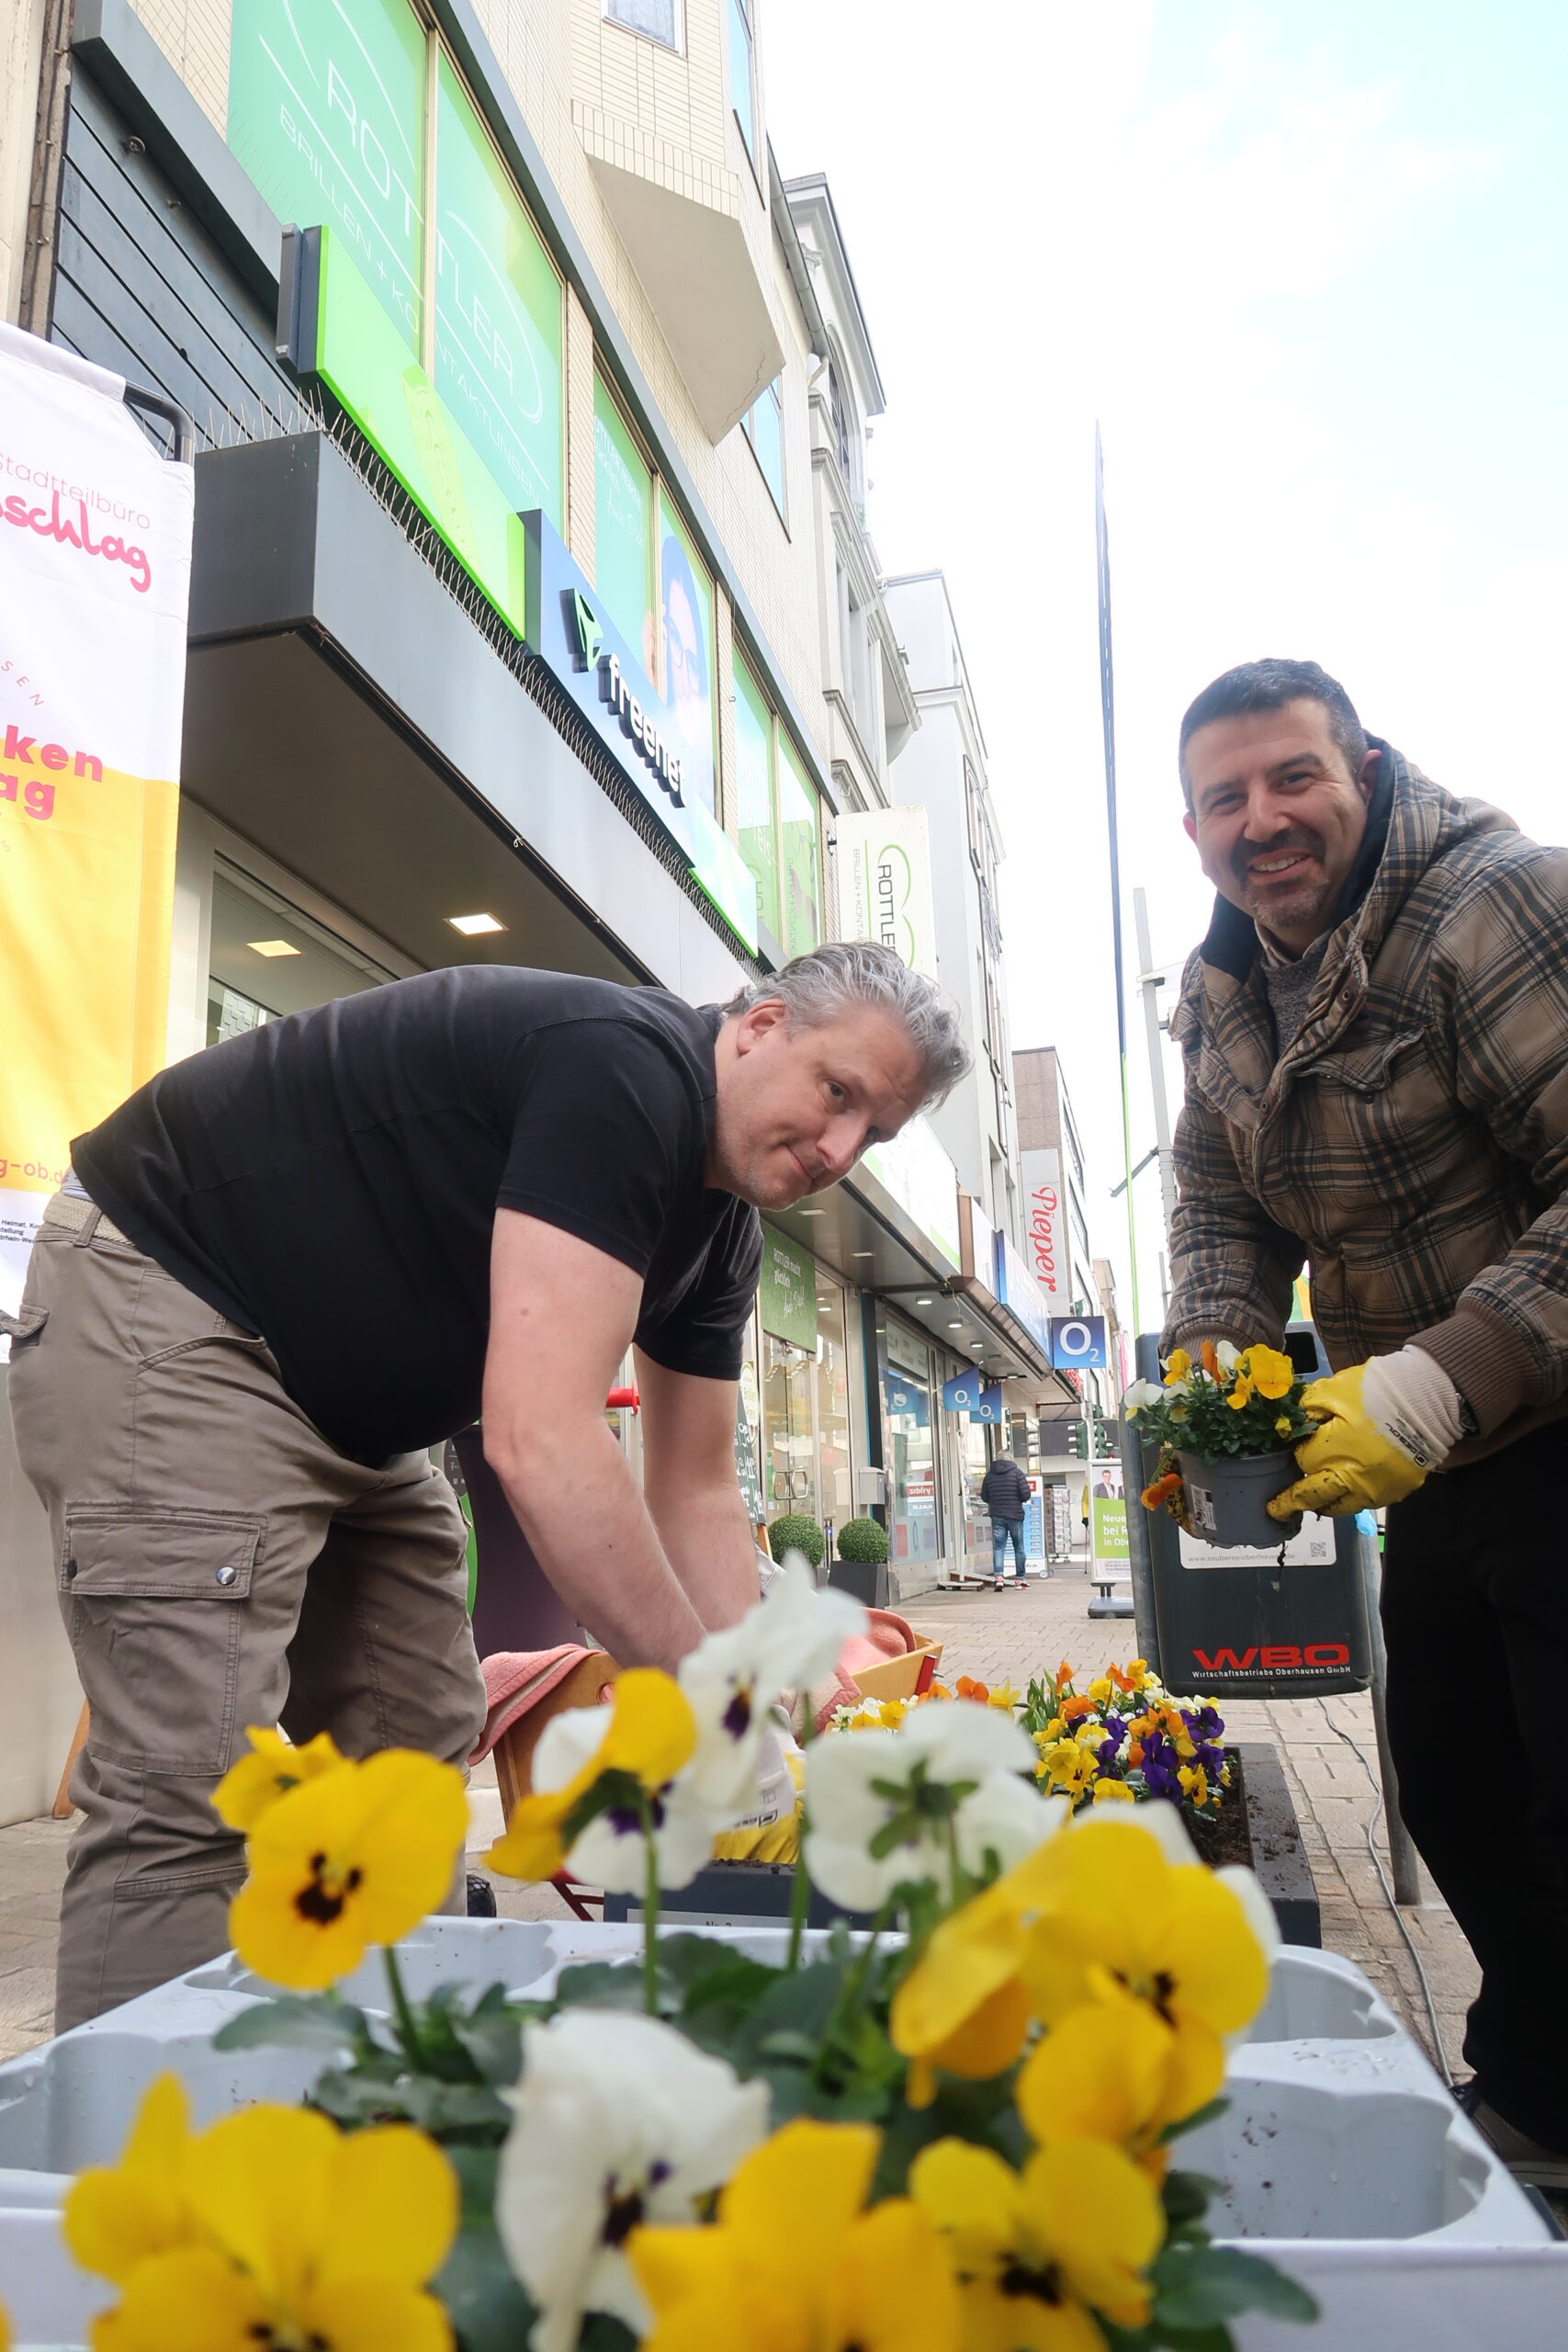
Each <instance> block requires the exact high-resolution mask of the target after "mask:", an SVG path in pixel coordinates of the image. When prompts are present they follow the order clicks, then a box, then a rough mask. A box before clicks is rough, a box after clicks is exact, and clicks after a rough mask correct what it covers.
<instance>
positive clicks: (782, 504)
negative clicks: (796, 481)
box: [740, 369, 789, 533]
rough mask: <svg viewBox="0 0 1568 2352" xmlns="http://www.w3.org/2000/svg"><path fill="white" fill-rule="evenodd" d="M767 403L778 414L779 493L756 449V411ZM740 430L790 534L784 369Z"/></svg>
mask: <svg viewBox="0 0 1568 2352" xmlns="http://www.w3.org/2000/svg"><path fill="white" fill-rule="evenodd" d="M768 400H771V401H773V405H774V407H775V408H776V409H777V411H778V427H779V480H778V487H777V489H776V490H775V489H774V487H773V480H772V477H771V476H770V474H769V472H768V469H767V467H766V465H765V464H764V463H763V460H762V455H761V451H760V449H759V448H758V447H757V428H756V424H755V422H754V419H755V417H756V414H757V411H758V410H759V409H760V408H761V405H762V402H763V401H768ZM740 431H741V434H742V435H743V436H744V439H745V442H746V447H748V448H749V449H750V452H751V458H752V462H753V463H754V464H755V466H756V469H757V471H758V472H759V473H760V474H761V477H762V481H763V484H764V486H765V488H766V490H767V493H768V496H769V497H770V498H771V499H772V500H773V510H774V512H775V513H776V515H778V518H779V521H780V522H781V523H782V524H783V525H784V530H785V532H786V533H787V531H788V529H789V468H788V466H787V465H786V464H785V462H784V373H783V370H782V369H781V370H780V372H779V374H778V375H776V376H775V377H774V378H773V382H772V383H771V384H764V385H763V387H762V390H761V391H760V392H759V393H758V395H757V397H756V399H755V400H754V401H752V403H751V405H750V408H749V409H748V410H747V412H746V413H745V415H744V416H743V417H742V418H741V420H740Z"/></svg>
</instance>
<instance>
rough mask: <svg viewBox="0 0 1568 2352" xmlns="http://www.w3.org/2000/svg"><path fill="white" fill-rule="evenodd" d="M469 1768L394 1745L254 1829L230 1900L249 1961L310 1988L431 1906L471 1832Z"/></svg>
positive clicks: (298, 1792)
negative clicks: (243, 1875) (243, 1872)
mask: <svg viewBox="0 0 1568 2352" xmlns="http://www.w3.org/2000/svg"><path fill="white" fill-rule="evenodd" d="M467 1833H468V1795H467V1792H466V1791H465V1789H464V1787H463V1776H462V1774H461V1773H460V1772H459V1771H458V1770H457V1767H456V1766H455V1765H452V1764H438V1763H437V1762H436V1760H435V1758H434V1757H433V1756H421V1755H417V1754H416V1753H415V1752H414V1751H413V1750H412V1748H400V1747H394V1748H388V1749H385V1750H384V1751H383V1752H382V1753H381V1754H380V1755H378V1756H369V1757H367V1758H366V1759H365V1761H364V1763H363V1764H345V1765H344V1766H342V1767H341V1768H340V1769H339V1770H337V1771H335V1772H328V1773H326V1774H324V1775H323V1776H322V1778H321V1780H319V1781H306V1782H305V1783H304V1784H303V1786H302V1787H300V1788H298V1789H293V1790H291V1791H290V1792H289V1793H288V1796H286V1797H281V1798H279V1800H278V1802H277V1803H276V1804H273V1805H269V1806H268V1807H267V1809H266V1811H265V1813H264V1814H263V1815H262V1816H261V1818H260V1820H259V1821H258V1822H257V1823H256V1826H255V1827H254V1829H253V1830H252V1832H251V1836H250V1841H249V1846H248V1849H247V1852H248V1859H249V1861H250V1876H249V1878H248V1879H247V1880H246V1882H245V1883H244V1885H243V1887H242V1888H241V1889H240V1892H239V1894H237V1895H236V1896H235V1897H234V1900H233V1902H232V1904H231V1905H230V1909H229V1932H230V1934H231V1936H232V1937H233V1939H234V1946H235V1949H236V1951H238V1952H239V1955H240V1957H241V1959H242V1960H243V1962H244V1963H245V1965H246V1967H247V1968H254V1970H255V1972H256V1973H257V1975H258V1976H265V1977H266V1978H267V1979H268V1981H269V1982H270V1983H272V1984H274V1985H290V1986H292V1987H293V1989H294V1990H295V1991H297V1992H310V1991H315V1990H318V1989H319V1988H320V1987H321V1986H322V1985H331V1984H333V1983H334V1982H335V1981H336V1979H337V1978H338V1977H340V1976H346V1975H347V1974H348V1973H349V1971H350V1970H351V1969H354V1968H356V1967H357V1966H358V1964H359V1962H360V1961H361V1960H363V1958H364V1957H365V1952H366V1950H367V1946H368V1945H370V1944H393V1943H396V1942H397V1940H398V1939H399V1938H400V1936H406V1935H407V1934H408V1932H409V1929H410V1928H413V1927H417V1925H418V1924H419V1922H420V1920H421V1919H423V1917H424V1916H425V1914H426V1912H427V1911H434V1908H435V1906H436V1905H437V1904H438V1903H439V1902H440V1901H441V1899H442V1897H443V1895H444V1894H446V1890H447V1888H448V1886H449V1885H450V1884H451V1882H452V1871H453V1869H454V1866H455V1865H456V1862H457V1857H458V1855H459V1854H460V1853H461V1852H462V1850H463V1841H464V1838H465V1837H466V1836H467Z"/></svg>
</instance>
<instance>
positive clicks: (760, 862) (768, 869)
mask: <svg viewBox="0 0 1568 2352" xmlns="http://www.w3.org/2000/svg"><path fill="white" fill-rule="evenodd" d="M735 789H736V813H737V816H738V818H739V827H740V854H741V856H742V857H743V858H744V859H745V861H746V863H747V865H749V866H750V869H751V873H752V876H753V878H754V879H755V881H756V885H757V919H758V921H759V922H761V924H762V925H763V927H764V929H766V930H767V931H770V932H771V933H773V937H774V938H775V939H776V938H777V937H778V935H779V849H778V831H777V825H776V822H775V818H776V813H777V791H776V786H775V782H774V767H773V713H772V711H771V710H770V709H769V708H768V706H767V703H766V702H765V701H764V699H763V697H762V690H761V687H760V686H759V685H758V684H756V682H755V681H754V679H753V678H752V675H751V673H750V670H749V669H748V668H747V666H746V664H745V662H743V661H742V660H741V658H740V656H739V653H738V654H737V655H736V656H735Z"/></svg>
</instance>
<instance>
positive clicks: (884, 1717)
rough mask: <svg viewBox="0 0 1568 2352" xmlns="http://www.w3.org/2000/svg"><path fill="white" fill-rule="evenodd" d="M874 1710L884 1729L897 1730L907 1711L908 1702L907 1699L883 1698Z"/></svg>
mask: <svg viewBox="0 0 1568 2352" xmlns="http://www.w3.org/2000/svg"><path fill="white" fill-rule="evenodd" d="M876 1712H877V1716H878V1719H879V1721H880V1722H881V1724H882V1726H883V1728H884V1730H885V1731H897V1728H898V1726H899V1724H901V1723H902V1722H903V1720H904V1718H905V1716H906V1715H907V1714H908V1712H909V1702H908V1700H907V1699H884V1700H883V1702H882V1704H881V1705H880V1706H879V1707H878V1709H877V1711H876Z"/></svg>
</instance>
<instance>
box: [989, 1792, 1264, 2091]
mask: <svg viewBox="0 0 1568 2352" xmlns="http://www.w3.org/2000/svg"><path fill="white" fill-rule="evenodd" d="M1035 1861H1036V1869H1035V1873H1034V1890H1033V1891H1034V1894H1035V1897H1036V1917H1035V1918H1034V1921H1033V1924H1032V1926H1031V1928H1030V1929H1029V1932H1028V1934H1027V1936H1026V1937H1025V1939H1024V1949H1023V1952H1022V1956H1021V1962H1020V1973H1021V1976H1022V1978H1023V1981H1024V1983H1025V1985H1027V1987H1028V1989H1029V1994H1030V1998H1031V2001H1032V2005H1033V2008H1034V2014H1035V2016H1036V2017H1037V2018H1039V2019H1040V2021H1041V2023H1042V2024H1043V2025H1044V2026H1046V2027H1047V2028H1051V2027H1054V2026H1055V2025H1056V2024H1057V2023H1058V2022H1059V2021H1060V2020H1061V2019H1062V2018H1066V2017H1068V2016H1070V2015H1071V2014H1072V2012H1073V2011H1074V2010H1075V2009H1078V2008H1081V2007H1084V2006H1085V2004H1086V2003H1088V2002H1093V2001H1111V2002H1114V2001H1115V2000H1116V1999H1117V1998H1119V1997H1120V1996H1121V1995H1122V1994H1131V1995H1132V1996H1133V1997H1134V1999H1137V2000H1141V2001H1145V2002H1147V2004H1148V2005H1149V2007H1150V2008H1152V2009H1153V2010H1154V2012H1155V2014H1156V2016H1157V2017H1158V2018H1160V2019H1161V2020H1162V2021H1163V2022H1164V2023H1165V2024H1166V2025H1168V2026H1169V2027H1170V2029H1171V2030H1172V2031H1173V2032H1174V2033H1175V2034H1176V2035H1177V2037H1178V2039H1179V2041H1181V2042H1182V2044H1183V2045H1184V2046H1183V2049H1182V2052H1181V2064H1183V2065H1184V2066H1186V2067H1190V2069H1191V2070H1192V2071H1193V2073H1194V2074H1195V2075H1197V2074H1201V2071H1202V2069H1203V2068H1205V2067H1213V2065H1214V2064H1215V2063H1216V2061H1217V2057H1218V2054H1219V2052H1221V2049H1222V2045H1223V2041H1224V2036H1225V2035H1226V2034H1229V2033H1234V2032H1235V2031H1236V2030H1237V2029H1238V2028H1239V2027H1241V2026H1244V2025H1246V2024H1247V2022H1248V2021H1249V2020H1250V2019H1251V2018H1254V2017H1255V2016H1256V2015H1257V2013H1258V2010H1259V2008H1261V2007H1262V2005H1263V2000H1264V1996H1265V1995H1266V1994H1267V1992H1268V1989H1269V1951H1270V1950H1271V1948H1272V1947H1271V1943H1270V1942H1269V1941H1268V1940H1266V1939H1269V1938H1270V1937H1271V1935H1272V1928H1271V1926H1270V1924H1269V1920H1268V1915H1267V1907H1266V1905H1264V1904H1263V1901H1262V1897H1261V1896H1259V1895H1257V1894H1256V1883H1255V1882H1253V1881H1251V1880H1250V1878H1249V1877H1248V1875H1247V1873H1243V1872H1236V1873H1235V1874H1234V1877H1233V1875H1232V1873H1230V1872H1223V1873H1222V1872H1217V1871H1209V1870H1205V1869H1204V1868H1203V1867H1202V1866H1201V1864H1200V1863H1198V1862H1196V1861H1192V1862H1185V1863H1172V1862H1171V1861H1169V1860H1168V1859H1167V1857H1166V1854H1165V1852H1164V1851H1163V1850H1162V1847H1161V1842H1160V1838H1159V1837H1158V1836H1157V1835H1156V1834H1155V1833H1154V1832H1153V1831H1152V1830H1151V1829H1150V1828H1149V1827H1147V1826H1145V1825H1144V1824H1142V1823H1140V1822H1139V1821H1138V1820H1136V1819H1135V1818H1134V1816H1133V1815H1129V1814H1126V1813H1123V1812H1122V1811H1121V1810H1119V1809H1118V1810H1116V1811H1114V1812H1111V1813H1109V1814H1107V1813H1095V1814H1090V1815H1089V1816H1088V1817H1087V1818H1086V1819H1084V1820H1083V1821H1081V1822H1079V1823H1077V1824H1075V1825H1074V1826H1072V1827H1070V1828H1069V1829H1068V1830H1067V1831H1066V1832H1065V1833H1064V1835H1063V1836H1062V1837H1060V1838H1055V1839H1053V1841H1052V1843H1051V1844H1050V1845H1049V1846H1048V1847H1047V1848H1046V1849H1044V1851H1043V1853H1042V1854H1040V1855H1039V1856H1037V1857H1036V1858H1035ZM1243 1888H1247V1889H1248V1890H1249V1892H1248V1893H1247V1894H1246V1895H1244V1894H1243V1893H1242V1891H1241V1890H1242V1889H1243Z"/></svg>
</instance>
